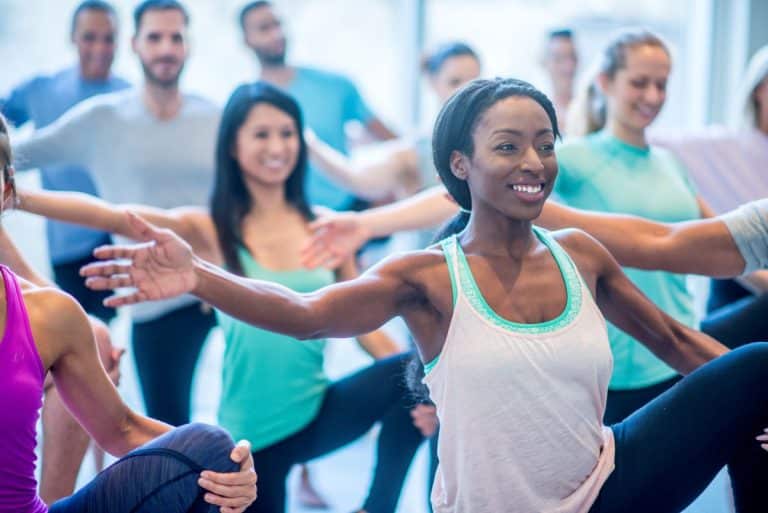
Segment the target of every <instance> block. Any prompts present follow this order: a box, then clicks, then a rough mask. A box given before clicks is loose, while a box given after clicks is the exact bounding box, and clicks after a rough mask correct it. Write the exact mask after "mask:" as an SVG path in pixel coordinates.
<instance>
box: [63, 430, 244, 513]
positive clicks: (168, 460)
mask: <svg viewBox="0 0 768 513" xmlns="http://www.w3.org/2000/svg"><path fill="white" fill-rule="evenodd" d="M233 447H234V443H233V442H232V438H231V437H230V436H229V434H227V432H226V431H224V430H223V429H221V428H218V427H215V426H208V425H206V424H188V425H186V426H182V427H179V428H176V429H174V430H172V431H169V432H168V433H165V434H164V435H162V436H160V437H158V438H156V439H155V440H152V441H151V442H149V443H147V444H145V445H143V446H142V447H140V448H138V449H136V450H134V451H132V452H130V453H128V454H127V455H125V456H124V457H122V458H121V459H119V460H118V461H116V462H115V463H114V464H113V465H111V466H109V467H108V468H106V469H105V470H104V471H103V472H101V473H100V474H99V475H97V476H96V477H95V478H94V479H93V481H91V482H90V483H88V484H87V485H86V486H84V487H83V488H82V489H80V490H79V491H78V492H77V493H75V494H74V495H72V496H71V497H67V498H65V499H61V500H60V501H57V502H55V503H54V504H53V505H52V506H51V509H50V513H105V512H109V513H157V512H160V511H162V512H163V513H213V512H214V511H218V508H217V507H216V506H212V505H210V504H208V503H206V502H205V501H204V500H203V495H204V493H205V492H204V490H203V489H202V488H200V487H199V486H198V485H197V480H198V478H199V476H200V472H202V471H203V470H213V471H216V472H237V471H238V470H239V469H238V465H237V464H236V463H234V462H233V461H232V460H231V459H230V458H229V454H230V452H231V451H232V448H233Z"/></svg>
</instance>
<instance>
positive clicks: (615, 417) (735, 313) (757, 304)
mask: <svg viewBox="0 0 768 513" xmlns="http://www.w3.org/2000/svg"><path fill="white" fill-rule="evenodd" d="M766 308H768V294H764V295H763V296H759V297H755V296H750V297H748V298H744V299H743V300H741V301H737V302H735V303H733V304H730V305H728V306H724V307H722V308H720V309H718V310H716V311H713V312H710V314H709V315H708V316H707V317H706V318H705V319H704V320H702V321H701V331H703V332H704V333H706V334H707V335H709V336H710V337H713V338H715V339H717V340H719V341H720V342H721V343H723V344H725V345H726V346H728V347H730V348H731V349H735V348H737V347H741V346H743V345H745V344H749V343H751V342H754V341H756V340H768V316H767V315H765V312H766ZM680 379H681V377H680V376H674V377H672V378H670V379H668V380H666V381H662V382H661V383H656V384H654V385H650V386H647V387H642V388H635V389H630V390H609V391H608V403H607V405H606V408H605V416H604V418H603V421H604V422H605V424H607V425H611V424H615V423H617V422H621V421H622V420H624V419H626V418H627V417H629V416H630V415H631V414H632V413H634V412H636V411H637V410H639V409H640V408H641V407H643V406H645V405H646V404H648V403H649V402H651V401H652V400H653V399H654V398H656V397H658V396H659V395H661V394H662V393H663V392H665V391H666V390H668V389H670V388H672V386H674V384H675V383H677V382H678V381H680ZM766 511H768V509H766Z"/></svg>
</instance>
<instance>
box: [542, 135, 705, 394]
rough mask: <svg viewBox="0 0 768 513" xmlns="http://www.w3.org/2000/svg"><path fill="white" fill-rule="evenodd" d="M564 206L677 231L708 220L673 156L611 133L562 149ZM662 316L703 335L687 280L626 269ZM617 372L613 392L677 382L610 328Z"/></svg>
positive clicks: (558, 187)
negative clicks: (678, 224)
mask: <svg viewBox="0 0 768 513" xmlns="http://www.w3.org/2000/svg"><path fill="white" fill-rule="evenodd" d="M557 162H558V165H559V167H560V173H559V175H558V177H557V181H556V182H555V194H556V198H559V199H560V200H561V201H563V202H564V203H567V204H568V205H571V206H574V207H577V208H583V209H587V210H598V211H602V212H612V213H622V214H633V215H637V216H641V217H645V218H648V219H653V220H655V221H660V222H667V223H673V222H678V221H688V220H691V219H697V218H699V216H700V212H699V205H698V203H697V201H696V196H697V193H696V189H695V188H694V186H693V184H692V183H691V181H690V179H689V177H688V173H687V171H686V169H685V168H684V167H683V166H682V164H680V162H679V161H678V160H677V159H676V158H675V157H674V156H673V155H672V154H671V153H669V152H668V151H667V150H664V149H662V148H658V147H655V146H651V147H647V148H638V147H635V146H631V145H629V144H627V143H625V142H623V141H620V140H619V139H617V138H616V137H614V136H613V135H611V134H609V133H608V132H606V131H601V132H597V133H595V134H592V135H589V136H587V137H584V138H579V139H573V140H570V141H566V143H565V144H563V145H562V146H560V147H558V148H557ZM624 272H625V273H626V275H627V276H628V277H629V279H630V280H632V281H633V282H634V284H635V285H637V287H638V288H639V289H640V290H642V291H643V293H644V294H645V295H646V296H648V298H649V299H650V300H651V301H653V302H654V303H655V304H656V305H657V306H658V307H659V308H660V309H661V310H663V311H665V312H666V313H667V314H669V315H670V316H672V317H673V318H675V319H677V320H678V321H679V322H681V323H683V324H685V325H687V326H690V327H692V328H698V318H697V316H696V314H695V310H694V303H693V295H692V293H691V292H690V290H689V289H688V283H687V278H686V276H685V275H681V274H672V273H667V272H661V271H641V270H638V269H627V268H625V269H624ZM608 336H609V338H610V341H611V350H612V351H613V358H614V368H613V376H612V378H611V383H610V388H611V389H612V390H633V389H638V388H643V387H647V386H651V385H655V384H657V383H660V382H662V381H665V380H667V379H670V378H672V377H673V376H675V375H677V372H675V370H674V369H672V368H671V367H670V366H668V365H667V364H666V363H664V362H662V361H661V360H660V359H659V358H658V357H656V355H654V354H653V353H652V352H651V351H650V350H649V349H648V348H647V347H645V346H644V345H643V344H642V343H640V341H638V340H636V339H634V338H633V337H631V336H630V335H628V334H626V333H624V332H623V331H621V330H620V329H619V328H617V327H616V326H614V325H613V324H611V323H608Z"/></svg>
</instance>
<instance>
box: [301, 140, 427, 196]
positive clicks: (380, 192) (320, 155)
mask: <svg viewBox="0 0 768 513" xmlns="http://www.w3.org/2000/svg"><path fill="white" fill-rule="evenodd" d="M305 139H306V140H307V148H308V149H309V156H310V158H311V159H312V162H314V163H315V164H317V165H318V166H320V167H321V168H322V169H323V171H325V172H326V174H327V175H328V176H329V177H330V178H331V179H332V180H334V181H336V182H338V183H339V185H341V186H342V187H344V188H345V189H349V190H350V191H352V192H354V193H355V195H357V196H360V197H361V198H365V199H368V200H378V199H382V198H386V197H387V196H389V195H391V194H392V193H395V192H397V191H398V190H401V189H403V188H404V186H405V185H407V184H409V183H410V184H414V183H415V182H416V181H417V180H418V178H419V173H418V169H416V165H417V164H416V158H415V156H414V155H413V149H412V148H411V147H410V146H404V145H403V144H402V143H400V144H398V146H391V143H386V144H387V145H389V146H388V147H387V149H388V151H387V153H386V155H385V156H383V157H382V158H380V159H378V160H377V161H374V162H371V163H369V164H367V165H364V166H356V165H354V164H353V163H352V161H351V159H350V158H349V157H347V156H346V155H344V154H342V153H341V152H339V151H337V150H336V149H335V148H332V147H331V146H329V145H328V144H326V143H325V142H324V141H322V140H320V139H319V138H318V137H317V135H315V134H314V132H312V131H311V130H307V131H306V133H305Z"/></svg>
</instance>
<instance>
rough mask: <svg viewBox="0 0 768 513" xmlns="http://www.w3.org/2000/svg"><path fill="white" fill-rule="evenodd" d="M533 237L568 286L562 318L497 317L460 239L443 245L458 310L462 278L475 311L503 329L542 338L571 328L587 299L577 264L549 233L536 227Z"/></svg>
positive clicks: (427, 369)
mask: <svg viewBox="0 0 768 513" xmlns="http://www.w3.org/2000/svg"><path fill="white" fill-rule="evenodd" d="M533 233H534V234H535V235H536V237H537V238H538V239H539V240H540V241H541V242H542V243H543V244H544V245H545V246H546V247H547V249H549V251H550V252H551V253H552V257H553V258H554V259H555V263H556V264H557V267H558V269H559V270H560V275H561V276H562V277H563V282H564V283H565V295H566V299H565V308H563V311H562V312H561V313H560V315H558V316H557V317H555V318H554V319H551V320H549V321H544V322H539V323H534V324H525V323H519V322H513V321H510V320H507V319H504V318H503V317H501V316H500V315H499V314H497V313H496V312H495V311H494V310H493V308H491V306H490V305H489V304H488V303H487V302H486V301H485V298H484V297H483V294H482V292H480V288H479V287H478V286H477V282H475V279H474V276H472V269H471V268H470V267H469V262H468V261H467V257H466V255H465V254H464V251H463V250H462V249H461V244H459V242H458V238H457V236H456V235H453V236H451V237H449V238H447V239H445V240H443V241H441V242H440V245H441V246H442V248H443V253H444V254H445V261H446V262H447V263H448V272H449V274H450V276H451V289H452V290H453V304H454V308H455V306H456V301H457V298H458V286H457V284H456V283H455V280H456V279H457V278H458V280H459V282H460V284H461V290H462V291H463V293H464V296H465V297H466V298H467V300H468V301H469V303H470V305H472V307H473V308H474V309H475V311H476V312H478V313H479V314H480V315H482V316H483V317H484V318H485V319H487V320H488V321H490V322H491V323H493V324H494V325H496V326H498V327H500V328H502V329H506V330H510V331H516V332H518V333H526V334H542V333H550V332H553V331H557V330H559V329H561V328H564V327H566V326H567V325H568V324H570V323H571V322H572V321H573V320H574V319H575V318H576V315H578V313H579V311H580V310H581V303H582V299H583V298H582V296H581V283H582V280H581V277H580V276H579V273H578V271H577V270H576V265H575V264H574V263H573V260H571V257H569V256H568V253H566V252H565V250H564V249H563V248H562V247H561V246H560V244H558V243H557V241H556V240H555V239H554V238H553V237H552V236H551V235H550V234H549V232H548V231H546V230H543V229H541V228H538V227H536V226H534V227H533ZM456 256H457V257H458V258H456V260H458V264H459V265H458V269H456V268H455V266H454V264H453V262H454V258H455V257H456ZM439 360H440V355H437V356H436V357H435V358H433V359H432V360H431V361H429V362H428V363H426V364H424V373H425V374H429V372H430V371H431V370H432V369H433V368H434V367H435V365H437V362H438V361H439Z"/></svg>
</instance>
